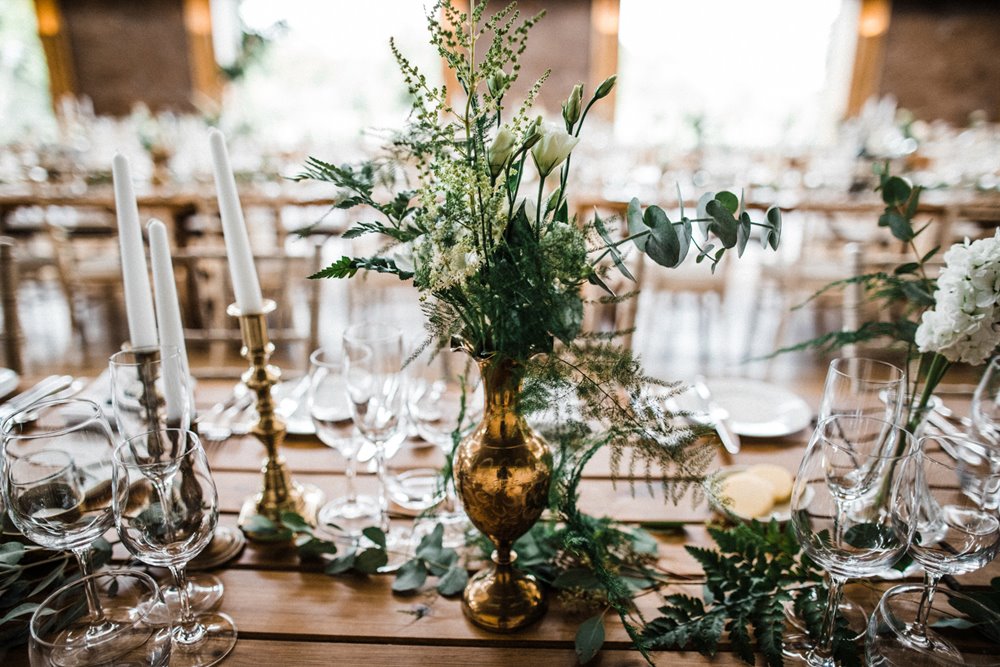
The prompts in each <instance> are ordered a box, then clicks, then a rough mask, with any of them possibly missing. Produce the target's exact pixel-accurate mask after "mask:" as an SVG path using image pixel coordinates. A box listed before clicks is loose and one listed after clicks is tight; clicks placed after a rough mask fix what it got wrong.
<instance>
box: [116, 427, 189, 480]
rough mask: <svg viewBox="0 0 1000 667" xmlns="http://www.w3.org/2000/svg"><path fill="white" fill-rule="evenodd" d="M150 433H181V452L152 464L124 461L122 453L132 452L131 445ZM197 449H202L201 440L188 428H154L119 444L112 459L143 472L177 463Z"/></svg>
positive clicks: (133, 460) (132, 460)
mask: <svg viewBox="0 0 1000 667" xmlns="http://www.w3.org/2000/svg"><path fill="white" fill-rule="evenodd" d="M150 433H162V434H167V433H183V434H184V435H185V438H184V441H185V447H184V449H183V451H180V452H178V453H177V454H176V455H175V456H171V457H170V458H167V459H164V460H160V461H154V462H152V463H139V462H138V461H136V460H135V459H131V460H129V459H126V458H125V456H124V455H123V452H129V451H131V450H132V443H133V442H134V441H136V440H138V439H139V438H145V437H146V436H147V435H149V434H150ZM199 449H202V444H201V438H199V437H198V434H197V433H195V432H194V431H192V430H191V429H188V428H154V429H152V430H149V431H145V432H144V433H137V434H136V435H133V436H132V437H131V438H126V439H125V440H124V441H123V442H122V443H120V444H119V445H117V446H116V447H115V450H114V452H113V453H112V457H113V458H114V461H115V463H117V464H119V465H123V466H125V467H126V468H136V469H138V470H144V469H147V468H155V467H157V466H162V465H163V464H165V463H170V462H172V461H179V460H180V459H182V458H184V457H185V456H188V455H189V454H191V453H192V452H195V451H197V450H199Z"/></svg>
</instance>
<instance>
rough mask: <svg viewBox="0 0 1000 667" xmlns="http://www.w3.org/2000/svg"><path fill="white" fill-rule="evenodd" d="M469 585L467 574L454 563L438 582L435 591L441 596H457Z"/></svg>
mask: <svg viewBox="0 0 1000 667" xmlns="http://www.w3.org/2000/svg"><path fill="white" fill-rule="evenodd" d="M468 583H469V573H468V572H466V571H465V568H464V567H462V566H461V565H460V564H458V563H455V564H453V565H452V566H451V567H450V568H448V571H447V572H445V573H444V574H443V575H442V576H441V578H440V579H439V580H438V585H437V591H438V593H440V594H441V595H444V596H446V597H447V596H451V595H458V594H459V593H461V592H462V591H464V590H465V586H466V584H468Z"/></svg>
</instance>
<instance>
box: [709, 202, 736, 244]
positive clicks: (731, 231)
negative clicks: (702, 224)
mask: <svg viewBox="0 0 1000 667" xmlns="http://www.w3.org/2000/svg"><path fill="white" fill-rule="evenodd" d="M705 211H707V212H708V215H709V217H711V218H712V220H711V222H709V223H708V231H709V232H711V233H713V234H715V236H716V237H718V239H719V243H721V244H722V247H723V248H732V247H733V246H735V245H736V228H737V223H736V218H734V217H733V214H732V213H731V212H730V211H729V210H728V209H727V208H726V207H725V206H724V205H723V204H722V203H720V202H719V201H718V200H717V199H713V200H712V201H710V202H708V204H706V205H705Z"/></svg>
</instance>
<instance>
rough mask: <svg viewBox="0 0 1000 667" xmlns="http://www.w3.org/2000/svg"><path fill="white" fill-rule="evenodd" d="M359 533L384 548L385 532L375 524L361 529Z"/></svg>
mask: <svg viewBox="0 0 1000 667" xmlns="http://www.w3.org/2000/svg"><path fill="white" fill-rule="evenodd" d="M361 534H362V535H364V536H365V537H367V538H368V539H369V540H371V541H372V542H374V543H375V544H377V545H378V546H379V547H380V548H381V549H382V550H383V551H384V550H385V532H384V531H383V530H382V529H381V528H379V527H377V526H368V527H367V528H365V529H364V530H362V531H361Z"/></svg>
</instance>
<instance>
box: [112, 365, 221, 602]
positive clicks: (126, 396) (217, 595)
mask: <svg viewBox="0 0 1000 667" xmlns="http://www.w3.org/2000/svg"><path fill="white" fill-rule="evenodd" d="M108 370H109V377H110V380H111V405H112V408H113V410H114V415H115V421H116V422H117V424H118V433H119V434H120V435H121V438H122V440H127V439H129V438H132V437H134V436H137V435H139V434H141V433H148V432H149V431H155V430H157V429H161V428H168V427H169V428H180V429H187V428H188V427H190V425H191V415H192V413H193V412H194V405H193V395H192V393H191V391H190V388H189V387H188V386H187V380H188V374H187V371H186V370H185V367H184V361H183V357H182V356H181V353H180V350H179V349H178V348H176V347H170V346H162V347H152V348H138V349H131V350H122V351H121V352H116V353H115V354H113V355H111V358H110V359H108ZM222 530H226V529H225V528H223V529H222ZM187 583H188V595H189V596H190V599H191V604H192V606H193V607H194V608H195V609H197V610H199V611H201V610H209V609H214V608H215V606H216V605H218V604H219V602H220V601H221V600H222V595H223V593H224V587H223V585H222V580H220V579H219V578H218V577H216V576H215V575H213V574H209V573H207V572H199V573H197V574H195V575H192V576H191V577H189V578H188V580H187ZM165 586H166V587H165V589H164V591H163V595H164V597H165V598H166V600H167V604H168V605H170V606H171V608H173V609H177V608H178V601H179V598H178V595H179V593H178V591H177V590H176V589H175V588H174V586H173V584H172V583H168V584H166V585H165Z"/></svg>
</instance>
